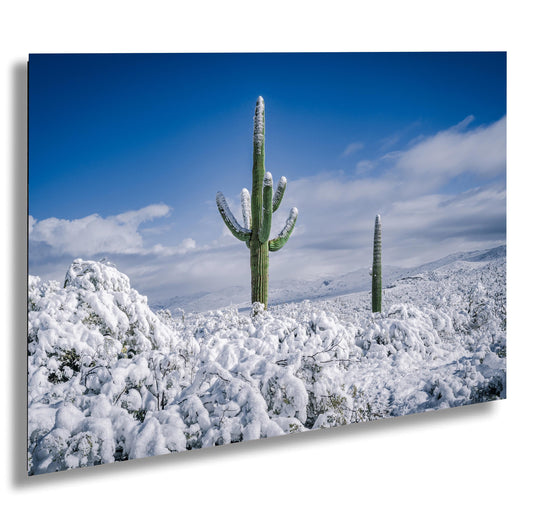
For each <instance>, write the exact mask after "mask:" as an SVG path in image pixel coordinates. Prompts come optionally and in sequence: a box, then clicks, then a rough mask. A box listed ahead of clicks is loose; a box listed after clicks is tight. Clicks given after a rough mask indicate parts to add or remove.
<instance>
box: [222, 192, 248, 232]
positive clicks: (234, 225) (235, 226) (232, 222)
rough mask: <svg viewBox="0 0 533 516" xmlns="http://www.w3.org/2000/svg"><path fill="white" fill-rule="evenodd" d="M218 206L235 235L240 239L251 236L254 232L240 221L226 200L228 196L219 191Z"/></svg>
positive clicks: (223, 218)
mask: <svg viewBox="0 0 533 516" xmlns="http://www.w3.org/2000/svg"><path fill="white" fill-rule="evenodd" d="M217 207H218V211H219V212H220V215H221V216H222V220H223V221H224V222H225V224H226V226H227V227H228V229H229V230H230V231H231V233H232V234H233V236H235V237H236V238H238V239H239V240H242V241H246V240H248V239H249V238H250V235H251V234H252V232H251V231H250V230H249V229H246V228H243V227H242V226H241V225H240V224H239V223H238V222H237V219H236V218H235V216H234V215H233V213H232V212H231V210H230V207H229V206H228V203H227V202H226V198H225V197H224V194H223V193H222V192H218V193H217Z"/></svg>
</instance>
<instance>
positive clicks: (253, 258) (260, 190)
mask: <svg viewBox="0 0 533 516" xmlns="http://www.w3.org/2000/svg"><path fill="white" fill-rule="evenodd" d="M253 143H254V150H253V169H252V196H251V199H250V193H249V192H248V190H247V189H246V188H243V190H242V192H241V206H242V217H243V224H244V226H241V225H240V224H239V223H238V222H237V220H236V219H235V217H234V216H233V213H232V212H231V210H230V208H229V206H228V204H227V202H226V199H225V198H224V195H223V194H222V193H221V192H218V193H217V206H218V211H219V212H220V215H221V216H222V219H223V220H224V222H225V223H226V226H227V227H228V229H229V230H230V231H231V233H232V234H233V235H234V236H235V237H236V238H238V239H239V240H242V241H243V242H246V245H247V246H248V247H249V248H250V269H251V272H252V305H253V303H257V302H259V303H262V304H263V305H264V307H265V308H266V307H267V304H268V252H269V251H279V250H280V249H281V248H282V247H283V246H284V245H285V244H286V243H287V240H288V239H289V237H290V236H291V233H292V230H293V229H294V225H295V224H296V218H297V216H298V210H297V209H296V208H292V209H291V211H290V214H289V217H288V218H287V222H286V223H285V227H284V228H283V229H282V230H281V232H280V233H279V234H278V235H277V236H276V238H273V239H271V240H269V236H270V227H271V223H272V213H274V212H275V211H276V210H277V209H278V208H279V205H280V204H281V200H282V199H283V194H284V193H285V188H286V186H287V180H286V179H285V178H284V177H281V179H280V180H279V182H278V186H277V188H276V192H275V193H274V195H273V194H272V176H271V174H270V172H266V173H265V103H264V101H263V97H259V98H258V99H257V102H256V104H255V116H254V139H253Z"/></svg>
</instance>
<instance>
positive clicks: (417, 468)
mask: <svg viewBox="0 0 533 516" xmlns="http://www.w3.org/2000/svg"><path fill="white" fill-rule="evenodd" d="M366 3H367V4H368V5H364V6H363V5H357V4H356V3H355V2H349V1H336V0H332V1H330V2H314V1H311V0H307V1H295V2H291V3H289V2H287V1H277V0H269V2H265V3H263V4H261V3H259V2H249V1H233V0H226V1H225V2H214V1H208V2H205V1H204V2H197V3H196V4H195V6H194V7H192V4H193V3H192V2H187V6H185V5H184V4H181V3H180V2H170V1H169V2H163V1H157V0H152V1H151V2H146V1H142V2H140V1H136V0H134V1H129V2H122V1H115V2H112V1H110V0H107V1H100V0H97V1H93V2H91V3H86V2H83V3H82V2H79V3H78V2H71V1H56V0H48V1H47V2H42V1H35V2H32V1H28V0H19V1H18V2H13V1H12V2H4V3H3V4H2V12H1V14H0V19H1V28H0V38H1V46H0V49H1V50H0V52H1V55H2V82H1V86H0V87H1V90H2V91H1V93H2V95H1V98H2V109H1V110H0V113H2V115H5V116H2V125H1V133H2V134H1V136H2V138H1V145H2V152H1V153H0V156H1V159H2V168H1V173H0V177H1V181H2V187H1V188H0V192H1V195H2V201H1V202H0V207H1V210H2V212H1V213H2V215H1V216H2V235H3V246H2V249H3V252H2V253H1V257H2V258H1V259H2V267H1V268H0V270H1V283H0V285H1V286H2V290H3V295H2V296H1V300H0V301H1V306H0V314H1V328H2V336H3V338H2V341H1V343H0V349H1V353H2V355H1V360H0V366H1V368H2V370H1V373H0V381H1V384H0V385H1V388H0V391H1V396H2V398H1V407H2V410H1V413H0V421H1V423H0V424H1V429H2V433H1V446H2V448H1V451H0V457H2V460H1V462H2V465H1V484H0V492H1V493H2V497H1V500H2V507H3V509H4V510H6V509H7V512H4V513H5V514H26V513H28V514H29V513H34V514H43V515H47V514H54V515H57V514H77V515H85V514H92V513H93V512H98V513H99V514H108V513H111V512H119V511H120V514H128V513H131V514H143V513H145V512H148V511H149V512H150V513H151V514H157V513H158V512H163V511H164V512H167V511H172V513H173V514H180V513H185V512H187V513H195V514H207V513H213V514H219V513H220V514H273V513H274V514H320V513H323V512H324V513H327V514H344V513H346V514H357V513H362V512H365V513H368V514H387V513H394V514H409V515H414V514H428V513H430V514H468V513H471V514H501V513H505V514H525V513H526V512H527V510H530V509H531V499H530V497H529V491H530V489H531V485H532V480H533V475H532V473H531V463H532V459H533V457H532V444H531V435H532V425H531V422H532V417H531V408H530V407H531V406H532V402H533V392H532V389H531V388H530V381H529V380H530V371H531V365H530V364H531V363H532V360H533V356H532V353H531V349H532V348H533V342H532V339H531V331H530V330H529V322H530V317H529V313H530V312H531V309H530V297H529V295H527V294H526V293H528V294H529V292H530V291H531V277H530V275H528V273H527V272H529V268H530V262H531V260H530V254H528V249H529V247H531V246H530V245H529V244H530V242H531V241H532V234H531V229H530V227H529V224H528V223H529V222H530V221H531V218H532V217H531V210H530V207H531V206H530V205H531V201H530V195H531V186H532V185H531V175H532V173H533V171H532V167H531V163H530V159H529V158H530V157H529V153H530V152H531V148H532V147H531V142H532V139H533V138H532V134H531V121H532V118H533V110H532V102H531V92H532V91H533V87H532V86H533V84H532V72H531V48H532V46H533V45H532V36H531V30H530V21H531V18H530V16H529V15H528V14H527V12H526V8H525V7H523V8H519V7H515V6H517V5H518V2H512V1H510V2H507V3H506V4H503V3H502V2H493V1H486V0H485V1H484V2H481V1H472V2H468V3H467V2H464V1H456V0H450V1H448V2H446V3H445V4H443V3H441V2H439V3H429V2H427V1H403V2H394V1H387V2H377V1H376V2H373V3H371V2H366ZM189 4H191V5H189ZM522 4H523V5H524V6H525V5H526V3H522ZM370 5H371V6H370ZM430 6H431V7H430ZM363 50H365V51H391V50H406V51H411V50H507V51H508V72H509V75H508V78H509V88H508V115H509V116H508V133H507V134H508V187H509V197H508V199H509V201H508V251H509V261H508V279H509V303H508V310H509V332H508V337H509V340H508V342H509V367H508V398H509V399H508V400H506V401H498V402H493V403H489V404H485V405H478V406H472V407H461V408H458V409H454V410H447V411H444V412H441V413H428V414H423V415H415V416H409V417H405V418H402V419H397V420H387V421H378V422H373V423H366V424H361V425H358V426H351V427H345V428H338V429H332V430H329V431H321V432H313V433H309V434H303V435H296V436H288V437H283V438H277V439H273V440H269V441H262V442H251V443H242V444H239V445H231V446H228V447H225V448H216V449H209V450H200V451H196V452H190V453H184V454H181V455H173V456H166V457H155V458H152V459H146V460H142V461H137V462H131V463H121V464H112V465H107V466H100V467H97V468H92V469H87V470H77V471H72V472H65V473H58V474H52V475H45V476H41V477H34V478H29V479H28V478H26V475H25V459H26V451H25V403H26V401H25V396H26V379H25V352H26V342H25V310H26V307H25V296H26V293H25V275H26V264H25V253H26V247H25V216H26V204H25V199H26V189H25V184H26V172H25V170H26V161H25V147H26V139H25V130H26V125H25V119H24V117H25V94H26V93H25V84H24V81H25V72H24V69H25V68H24V67H25V64H24V63H25V61H26V59H27V55H28V53H30V52H133V51H136V52H183V51H203V52H207V51H227V52H231V51H363Z"/></svg>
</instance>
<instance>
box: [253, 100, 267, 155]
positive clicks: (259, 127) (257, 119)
mask: <svg viewBox="0 0 533 516" xmlns="http://www.w3.org/2000/svg"><path fill="white" fill-rule="evenodd" d="M264 139H265V102H264V100H263V97H258V99H257V102H256V105H255V115H254V148H255V152H256V154H260V153H261V152H262V148H263V141H264Z"/></svg>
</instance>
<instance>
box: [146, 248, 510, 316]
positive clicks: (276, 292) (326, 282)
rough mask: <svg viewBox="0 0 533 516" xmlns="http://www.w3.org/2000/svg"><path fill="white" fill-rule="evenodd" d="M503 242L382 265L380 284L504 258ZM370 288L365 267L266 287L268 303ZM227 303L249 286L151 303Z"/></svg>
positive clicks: (190, 308) (173, 308) (201, 308)
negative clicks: (407, 263)
mask: <svg viewBox="0 0 533 516" xmlns="http://www.w3.org/2000/svg"><path fill="white" fill-rule="evenodd" d="M505 253H506V246H505V245H503V246H500V247H496V248H494V249H488V250H487V249H486V250H481V251H471V252H462V253H455V254H452V255H449V256H446V257H444V258H441V259H440V260H437V261H434V262H430V263H426V264H423V265H420V266H418V267H412V268H402V267H392V266H384V267H383V271H382V274H383V286H384V288H386V287H387V285H389V284H391V283H394V281H396V280H397V279H400V278H402V277H405V276H415V275H417V274H419V273H422V272H425V271H432V270H435V269H438V268H439V267H442V266H444V265H448V264H451V263H455V262H485V261H491V260H495V259H499V258H505ZM363 291H370V276H369V274H368V268H366V269H357V270H355V271H352V272H349V273H347V274H343V275H341V276H338V277H330V276H328V277H323V278H320V279H316V280H313V281H302V280H289V281H283V282H276V281H272V282H271V283H270V288H269V304H270V306H275V305H279V304H282V303H289V302H298V301H304V300H305V299H308V300H311V301H312V300H318V299H324V298H329V297H337V296H341V295H344V294H350V293H354V292H363ZM227 306H234V307H236V308H240V309H244V308H246V309H247V308H249V306H250V288H249V286H246V287H239V286H233V287H228V288H225V289H221V290H218V291H216V292H198V293H195V294H191V295H188V296H175V297H173V298H171V299H169V300H167V301H164V302H161V303H156V304H154V305H153V309H154V310H160V309H167V310H170V312H171V313H172V314H174V315H176V314H179V313H181V311H183V310H185V311H187V312H206V311H208V310H218V309H221V308H224V307H227Z"/></svg>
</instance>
